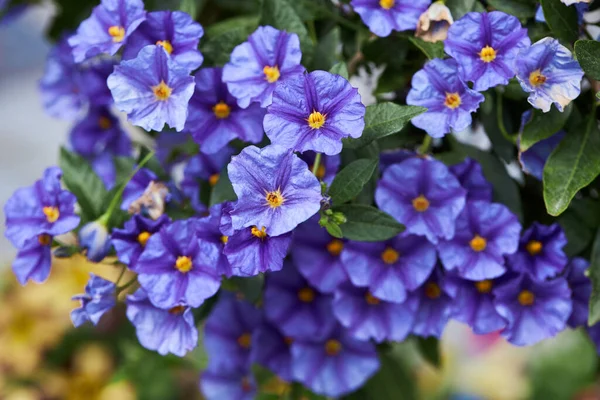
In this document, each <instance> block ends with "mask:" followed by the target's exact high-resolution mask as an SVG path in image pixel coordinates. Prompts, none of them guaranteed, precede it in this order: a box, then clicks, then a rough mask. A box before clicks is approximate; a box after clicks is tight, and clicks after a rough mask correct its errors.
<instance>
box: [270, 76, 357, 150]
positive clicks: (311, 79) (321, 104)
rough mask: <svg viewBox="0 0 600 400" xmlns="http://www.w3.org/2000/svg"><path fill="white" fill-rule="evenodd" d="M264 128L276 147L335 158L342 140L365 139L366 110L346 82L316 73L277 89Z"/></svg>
mask: <svg viewBox="0 0 600 400" xmlns="http://www.w3.org/2000/svg"><path fill="white" fill-rule="evenodd" d="M263 124H264V127H265V132H266V134H267V136H268V137H269V139H271V142H272V143H273V144H276V145H280V146H283V147H285V148H287V149H292V150H294V151H300V152H305V151H307V150H314V151H316V152H319V153H324V154H326V155H335V154H339V153H340V152H341V151H342V139H343V138H348V137H352V138H358V137H360V136H361V135H362V131H363V129H364V128H365V106H364V105H363V104H362V103H361V102H360V94H358V89H355V88H353V87H352V85H350V83H349V82H348V81H347V80H346V79H344V78H343V77H341V76H339V75H335V74H331V73H329V72H325V71H314V72H311V73H310V74H303V75H298V76H296V77H294V78H293V79H289V80H288V81H286V82H283V83H281V84H279V85H277V87H276V88H275V92H273V104H271V105H270V106H269V108H268V109H267V115H266V116H265V120H264V123H263Z"/></svg>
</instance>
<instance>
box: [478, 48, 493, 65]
mask: <svg viewBox="0 0 600 400" xmlns="http://www.w3.org/2000/svg"><path fill="white" fill-rule="evenodd" d="M479 58H480V59H481V61H483V62H484V63H490V62H492V61H494V60H495V59H496V50H494V48H493V47H491V46H485V47H484V48H483V49H481V51H480V52H479Z"/></svg>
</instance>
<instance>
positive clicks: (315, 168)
mask: <svg viewBox="0 0 600 400" xmlns="http://www.w3.org/2000/svg"><path fill="white" fill-rule="evenodd" d="M320 165H321V153H317V155H316V156H315V162H314V164H313V168H312V173H313V175H315V176H316V175H317V171H318V170H319V166H320Z"/></svg>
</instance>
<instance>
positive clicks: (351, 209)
mask: <svg viewBox="0 0 600 400" xmlns="http://www.w3.org/2000/svg"><path fill="white" fill-rule="evenodd" d="M334 211H337V212H341V213H342V214H344V215H345V216H346V219H347V221H346V223H345V224H342V225H341V226H340V228H342V233H343V234H344V237H345V238H347V239H350V240H358V241H363V242H380V241H382V240H388V239H391V238H393V237H395V236H396V235H398V234H399V233H401V232H402V231H404V226H403V225H402V224H400V223H399V222H398V221H396V220H395V219H394V218H393V217H392V216H391V215H389V214H386V213H384V212H383V211H381V210H378V209H377V208H375V207H372V206H368V205H364V204H344V205H341V206H338V207H335V208H334Z"/></svg>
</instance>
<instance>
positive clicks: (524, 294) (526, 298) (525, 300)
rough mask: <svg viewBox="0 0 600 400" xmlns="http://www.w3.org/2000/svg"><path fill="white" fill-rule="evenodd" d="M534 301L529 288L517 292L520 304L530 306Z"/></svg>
mask: <svg viewBox="0 0 600 400" xmlns="http://www.w3.org/2000/svg"><path fill="white" fill-rule="evenodd" d="M534 301H535V295H534V294H533V293H531V292H530V291H529V290H521V293H519V304H521V305H522V306H530V305H532V304H533V302H534Z"/></svg>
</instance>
